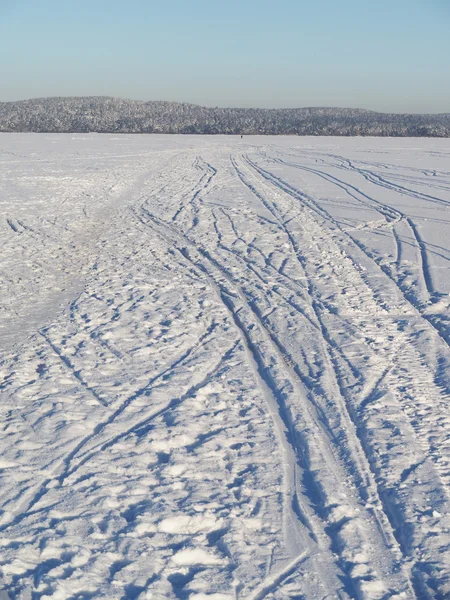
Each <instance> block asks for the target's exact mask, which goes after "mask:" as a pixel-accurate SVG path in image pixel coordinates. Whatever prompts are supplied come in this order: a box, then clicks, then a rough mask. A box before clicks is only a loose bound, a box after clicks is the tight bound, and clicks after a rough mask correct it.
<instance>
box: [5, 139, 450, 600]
mask: <svg viewBox="0 0 450 600" xmlns="http://www.w3.org/2000/svg"><path fill="white" fill-rule="evenodd" d="M449 158H450V141H449V140H438V139H433V140H431V139H402V140H398V139H381V138H296V137H268V136H267V137H264V136H261V137H244V139H243V140H241V139H240V137H239V136H238V137H231V136H230V137H226V136H217V137H214V136H210V137H207V136H205V137H202V136H162V135H161V136H157V135H154V136H131V135H130V136H128V135H122V136H110V135H95V134H90V135H85V136H83V135H80V134H77V135H76V136H74V135H70V134H59V135H55V134H53V135H52V134H38V135H36V134H2V135H0V164H1V168H0V186H1V190H2V193H1V195H0V203H1V207H2V219H1V220H0V233H1V239H2V253H1V257H2V259H1V263H0V276H1V282H2V285H1V287H0V356H1V364H0V386H1V403H0V410H1V413H2V414H1V420H0V423H1V427H2V435H1V438H0V440H1V442H0V443H1V454H0V477H1V486H0V490H1V492H0V503H1V513H0V547H1V551H0V573H1V577H0V595H2V594H3V596H4V597H7V596H5V594H9V597H10V598H22V599H25V598H33V599H38V598H52V599H61V600H68V599H75V598H80V599H87V598H108V599H114V598H117V599H120V598H127V599H128V598H129V599H132V598H140V599H153V600H154V599H163V598H164V599H166V598H167V599H183V598H190V599H191V600H192V599H197V600H200V599H218V600H220V599H231V598H235V599H237V598H239V599H249V600H262V599H263V598H264V599H265V598H267V599H272V600H281V599H285V598H306V599H307V600H319V599H323V598H328V599H331V598H336V599H338V598H339V599H341V600H342V599H345V598H359V599H364V600H366V599H367V600H375V599H380V600H381V599H382V598H383V599H385V598H396V599H409V598H417V599H422V598H445V597H449V595H450V567H449V565H450V497H449V485H450V416H449V414H448V406H449V401H450V369H449V361H450V349H449V343H450V295H449V294H450V277H449V273H448V268H449V259H450V236H449V235H448V225H449V222H450V196H449V192H450V171H449V170H448V169H449V167H448V165H449V164H450V162H449Z"/></svg>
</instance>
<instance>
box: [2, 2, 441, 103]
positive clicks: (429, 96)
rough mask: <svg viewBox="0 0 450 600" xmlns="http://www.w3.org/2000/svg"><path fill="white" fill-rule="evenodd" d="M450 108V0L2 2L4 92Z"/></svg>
mask: <svg viewBox="0 0 450 600" xmlns="http://www.w3.org/2000/svg"><path fill="white" fill-rule="evenodd" d="M69 95H74V96H84V95H89V96H94V95H108V96H119V97H123V98H132V99H136V100H177V101H184V102H193V103H197V104H203V105H206V106H260V107H300V106H350V107H362V108H372V109H375V110H382V111H395V112H450V0H389V1H388V0H378V1H376V2H375V1H371V2H369V1H368V0H359V1H357V0H340V1H337V0H270V1H269V0H158V1H154V0H0V101H6V100H19V99H24V98H34V97H42V96H69Z"/></svg>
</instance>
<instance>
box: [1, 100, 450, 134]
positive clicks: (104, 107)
mask: <svg viewBox="0 0 450 600" xmlns="http://www.w3.org/2000/svg"><path fill="white" fill-rule="evenodd" d="M0 131H2V132H5V131H16V132H60V133H63V132H78V133H82V132H94V131H95V132H101V133H191V134H192V133H198V134H233V135H236V134H246V135H249V134H270V135H344V136H354V135H362V136H368V135H374V136H400V137H404V136H405V137H406V136H421V137H423V136H427V137H450V114H435V115H419V114H389V113H379V112H374V111H368V110H362V109H353V108H290V109H288V108H286V109H262V108H217V107H216V108H207V107H203V106H196V105H194V104H186V103H178V102H141V101H137V100H123V99H120V98H110V97H67V98H38V99H33V100H22V101H18V102H2V103H0Z"/></svg>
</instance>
